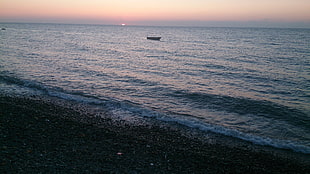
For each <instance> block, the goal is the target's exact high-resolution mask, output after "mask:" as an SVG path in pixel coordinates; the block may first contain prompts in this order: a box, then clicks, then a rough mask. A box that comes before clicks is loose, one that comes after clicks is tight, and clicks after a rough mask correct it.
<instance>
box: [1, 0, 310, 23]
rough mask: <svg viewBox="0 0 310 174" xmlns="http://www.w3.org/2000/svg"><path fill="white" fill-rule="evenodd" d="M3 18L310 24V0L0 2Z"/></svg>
mask: <svg viewBox="0 0 310 174" xmlns="http://www.w3.org/2000/svg"><path fill="white" fill-rule="evenodd" d="M0 22H45V23H50V22H52V23H93V24H116V25H117V24H122V23H124V24H127V25H236V26H238V25H258V26H261V25H267V26H268V25H284V26H285V25H294V26H297V27H298V26H300V27H309V28H310V0H0Z"/></svg>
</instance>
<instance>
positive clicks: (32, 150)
mask: <svg viewBox="0 0 310 174" xmlns="http://www.w3.org/2000/svg"><path fill="white" fill-rule="evenodd" d="M84 107H85V106H84ZM98 116H100V117H98ZM250 147H251V146H250ZM253 147H255V145H253ZM264 148H265V147H263V148H262V149H264ZM266 149H268V148H267V147H266ZM294 154H295V153H294ZM300 155H301V156H303V157H306V158H307V155H303V154H300ZM297 156H298V154H297ZM306 158H294V157H292V156H291V155H287V156H286V155H285V153H284V155H278V153H273V152H272V151H269V150H268V151H264V150H257V149H253V148H247V147H244V148H243V147H238V146H230V145H229V142H227V144H225V142H224V143H216V142H213V143H210V142H208V141H204V140H202V139H199V138H197V137H196V138H195V136H192V137H190V136H186V133H182V131H180V130H178V129H175V128H173V126H172V127H169V126H160V124H155V122H154V124H148V125H132V124H128V123H126V122H124V121H114V120H113V119H111V118H109V117H105V114H104V113H101V114H99V115H98V113H97V114H93V113H92V112H90V111H89V110H88V109H85V108H83V107H82V106H79V105H74V104H72V103H71V104H67V105H61V104H57V102H54V101H52V100H42V99H39V98H36V97H34V98H31V99H30V98H22V97H8V96H3V95H0V173H302V174H305V173H310V164H309V161H307V159H306Z"/></svg>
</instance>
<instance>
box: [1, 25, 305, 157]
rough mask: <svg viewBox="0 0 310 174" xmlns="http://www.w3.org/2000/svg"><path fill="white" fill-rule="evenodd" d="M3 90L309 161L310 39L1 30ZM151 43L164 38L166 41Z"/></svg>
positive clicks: (240, 31)
mask: <svg viewBox="0 0 310 174" xmlns="http://www.w3.org/2000/svg"><path fill="white" fill-rule="evenodd" d="M0 27H1V28H3V27H5V28H6V30H1V31H0V38H1V39H0V90H1V91H2V92H4V93H19V94H22V95H26V94H29V93H30V94H40V95H45V96H54V97H59V98H63V99H66V100H74V101H78V102H86V103H89V104H95V105H97V106H101V107H103V108H105V109H107V110H108V111H110V113H111V114H113V115H115V116H118V117H122V118H123V119H128V120H130V119H134V118H136V117H153V118H155V119H159V120H163V121H166V122H170V121H171V122H178V123H180V124H183V125H186V126H189V127H193V128H195V129H200V130H202V131H206V132H208V131H212V132H216V133H220V134H224V135H228V136H233V137H237V138H240V139H243V140H246V141H250V142H253V143H257V144H262V145H270V146H274V147H277V148H285V149H292V150H295V151H298V152H303V153H310V44H309V43H310V29H266V28H199V27H196V28H191V27H138V26H96V25H61V24H59V25H58V24H0ZM146 36H162V40H161V41H151V40H147V39H146Z"/></svg>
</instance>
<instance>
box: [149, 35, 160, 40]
mask: <svg viewBox="0 0 310 174" xmlns="http://www.w3.org/2000/svg"><path fill="white" fill-rule="evenodd" d="M146 38H147V39H149V40H160V39H161V37H153V36H148V37H146Z"/></svg>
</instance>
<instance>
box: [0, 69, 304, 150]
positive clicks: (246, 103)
mask: <svg viewBox="0 0 310 174" xmlns="http://www.w3.org/2000/svg"><path fill="white" fill-rule="evenodd" d="M0 82H1V83H6V84H9V85H17V86H20V87H23V88H29V89H31V90H34V91H41V92H42V93H43V94H44V95H47V96H52V97H57V98H61V99H64V100H68V101H75V102H79V103H86V104H90V105H96V106H101V107H103V108H104V109H108V111H109V112H110V113H111V114H114V115H113V116H116V117H118V118H125V117H126V118H129V117H131V118H132V117H141V118H143V117H147V118H153V119H157V120H160V121H164V122H167V123H177V124H180V125H183V126H186V127H189V128H193V129H198V130H201V131H205V132H213V133H218V134H222V135H225V136H231V137H235V138H238V139H241V140H245V141H249V142H252V143H254V144H259V145H265V146H272V147H276V148H281V149H290V150H293V151H296V152H301V153H305V154H310V147H309V146H305V145H303V144H302V143H299V142H294V141H290V140H279V139H272V138H267V137H262V136H257V135H253V134H249V133H244V132H241V131H238V130H235V129H231V128H227V127H224V126H221V125H216V124H209V123H206V122H204V121H202V120H200V119H198V118H195V117H190V116H185V115H182V114H177V113H172V112H170V113H168V112H164V111H158V110H153V109H152V108H147V107H145V106H143V105H141V104H139V103H134V102H131V101H121V100H118V99H115V98H108V97H106V98H104V97H100V98H99V97H95V96H89V95H87V94H84V93H83V92H74V91H71V92H69V91H65V90H63V89H61V88H57V87H55V88H54V87H49V86H45V85H43V84H40V83H38V82H36V81H30V80H23V79H19V78H17V77H14V76H10V75H7V73H5V72H1V73H0ZM173 95H174V96H175V97H182V98H185V99H186V100H191V102H195V103H196V105H197V104H198V105H200V106H201V107H206V106H208V107H210V108H215V109H218V110H226V111H229V112H234V113H238V114H248V113H252V114H258V115H264V116H268V117H279V118H277V119H284V118H282V117H284V116H286V115H291V117H286V119H289V120H290V121H291V122H292V120H294V119H296V117H298V116H299V117H302V116H303V115H298V114H297V115H294V113H296V111H294V110H292V109H290V108H287V107H284V106H279V105H276V104H274V103H271V102H267V101H254V100H250V99H240V98H233V97H228V96H218V95H211V94H198V93H186V92H181V91H176V92H174V93H173ZM299 114H301V113H299ZM292 115H293V116H292ZM294 117H295V118H294ZM294 123H296V124H298V125H302V124H304V126H307V124H309V121H308V120H307V119H306V118H298V119H297V120H295V122H294Z"/></svg>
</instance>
